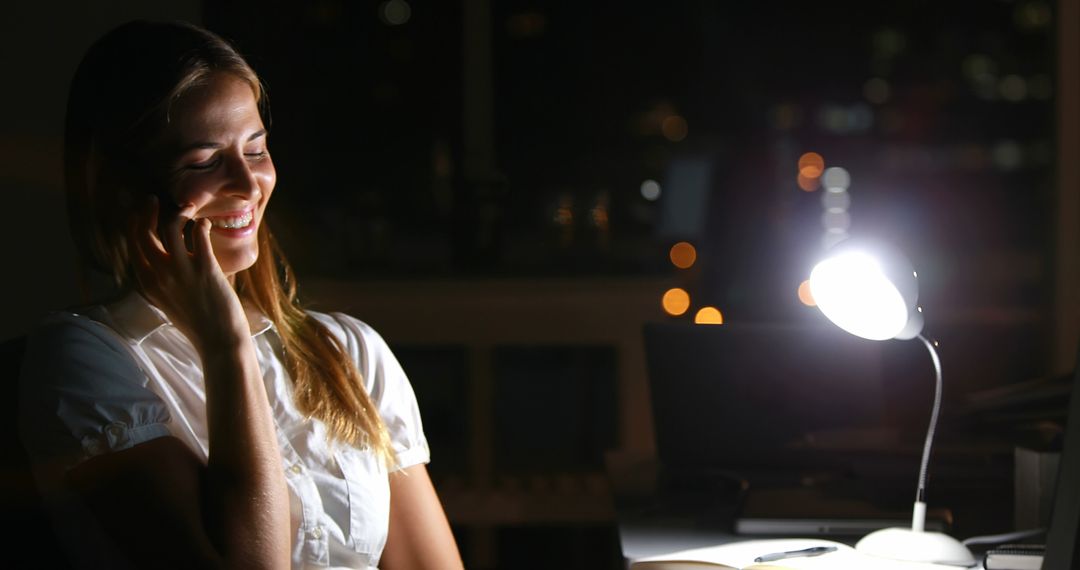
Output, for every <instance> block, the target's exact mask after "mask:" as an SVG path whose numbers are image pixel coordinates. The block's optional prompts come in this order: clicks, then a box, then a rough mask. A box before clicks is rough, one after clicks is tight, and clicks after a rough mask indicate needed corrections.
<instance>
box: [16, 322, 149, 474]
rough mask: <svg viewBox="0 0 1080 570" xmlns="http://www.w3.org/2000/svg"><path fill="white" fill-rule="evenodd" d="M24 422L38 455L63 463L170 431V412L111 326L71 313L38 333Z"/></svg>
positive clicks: (25, 382)
mask: <svg viewBox="0 0 1080 570" xmlns="http://www.w3.org/2000/svg"><path fill="white" fill-rule="evenodd" d="M20 388H21V393H20V405H19V429H20V436H21V437H22V440H23V444H24V445H25V447H26V450H27V452H28V454H29V455H30V457H31V460H32V461H33V462H34V463H35V464H37V465H41V464H48V465H51V466H53V467H58V468H60V469H65V470H66V469H69V468H71V467H72V466H74V465H76V464H77V463H79V462H81V461H83V460H85V459H88V458H90V457H93V456H95V455H100V454H103V453H108V452H113V451H120V450H123V449H127V448H129V447H132V446H134V445H136V444H139V443H142V442H144V441H148V440H151V439H154V438H157V437H162V436H165V435H169V430H168V429H167V427H166V424H167V423H168V421H169V412H168V410H167V408H166V407H165V404H164V402H162V401H161V399H160V398H159V397H158V395H157V394H155V393H154V392H153V391H152V390H150V389H149V388H148V387H147V378H146V375H145V374H144V373H143V372H142V370H140V369H139V367H138V366H137V365H136V364H135V361H134V358H133V357H132V355H131V353H130V352H129V351H128V348H127V347H126V346H125V345H124V344H123V341H122V340H121V339H120V338H119V337H118V336H117V335H116V333H114V332H113V331H112V330H111V329H109V328H107V327H106V326H105V325H103V324H101V323H98V322H96V321H94V320H92V319H90V318H88V317H84V316H78V315H74V314H71V313H57V314H54V315H51V316H50V317H49V318H47V319H46V320H45V322H43V323H42V325H41V326H40V327H39V328H38V329H37V330H36V331H35V332H34V333H33V334H32V335H31V336H30V339H29V342H28V343H27V349H26V355H25V356H24V359H23V367H22V372H21V378H20Z"/></svg>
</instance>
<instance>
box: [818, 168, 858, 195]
mask: <svg viewBox="0 0 1080 570" xmlns="http://www.w3.org/2000/svg"><path fill="white" fill-rule="evenodd" d="M821 181H822V183H824V184H825V188H826V189H828V190H833V189H841V190H847V187H848V186H850V185H851V175H850V174H848V171H847V170H846V169H844V168H843V167H840V166H830V167H829V168H826V169H825V174H824V175H823V176H822V177H821Z"/></svg>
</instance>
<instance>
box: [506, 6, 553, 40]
mask: <svg viewBox="0 0 1080 570" xmlns="http://www.w3.org/2000/svg"><path fill="white" fill-rule="evenodd" d="M546 28H547V18H546V17H545V16H544V15H543V14H541V13H539V12H523V13H520V14H514V15H513V16H510V17H509V18H508V19H507V20H506V31H507V32H508V33H509V34H510V36H512V37H515V38H519V39H525V38H538V37H540V36H542V35H544V30H545V29H546Z"/></svg>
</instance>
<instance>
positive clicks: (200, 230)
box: [191, 218, 217, 267]
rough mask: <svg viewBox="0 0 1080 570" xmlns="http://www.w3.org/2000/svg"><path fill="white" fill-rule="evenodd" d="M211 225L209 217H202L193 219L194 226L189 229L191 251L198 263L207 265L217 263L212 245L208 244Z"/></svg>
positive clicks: (211, 265)
mask: <svg viewBox="0 0 1080 570" xmlns="http://www.w3.org/2000/svg"><path fill="white" fill-rule="evenodd" d="M211 225H212V224H211V223H210V219H209V218H202V219H199V220H196V221H195V227H194V228H192V231H191V234H192V235H191V241H192V244H191V245H192V246H193V247H192V249H193V251H192V253H193V254H194V255H195V259H196V260H197V262H198V263H199V264H201V265H204V266H209V267H213V264H215V263H217V258H216V257H214V246H212V245H211V244H210V226H211Z"/></svg>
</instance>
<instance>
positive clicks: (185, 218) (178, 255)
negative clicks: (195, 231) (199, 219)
mask: <svg viewBox="0 0 1080 570" xmlns="http://www.w3.org/2000/svg"><path fill="white" fill-rule="evenodd" d="M193 217H195V205H194V204H185V205H183V206H181V208H180V211H179V212H177V213H176V215H175V216H173V218H172V219H171V220H168V221H167V222H166V224H165V228H164V229H165V235H164V236H163V237H162V242H163V244H164V245H165V251H167V252H169V254H170V255H171V256H172V257H173V259H174V260H181V259H182V260H185V261H186V260H187V257H188V256H187V253H188V250H187V245H185V244H184V226H186V225H187V223H188V222H189V221H190V220H191V219H192V218H193Z"/></svg>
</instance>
